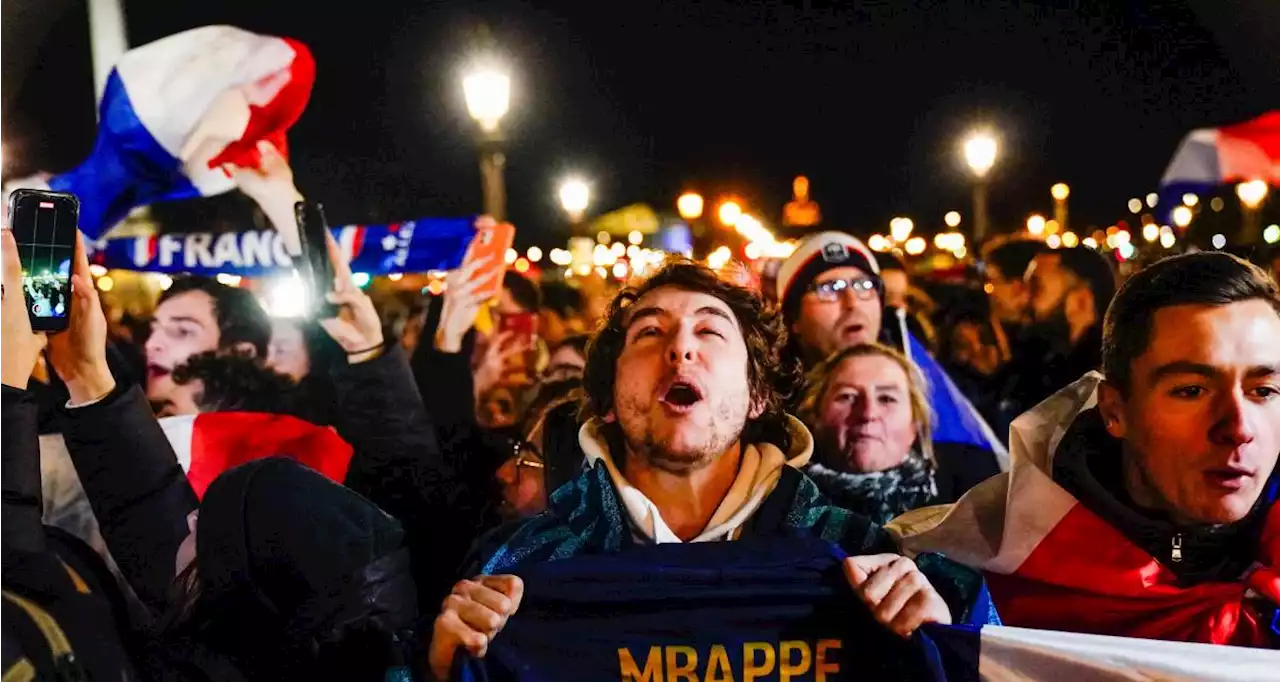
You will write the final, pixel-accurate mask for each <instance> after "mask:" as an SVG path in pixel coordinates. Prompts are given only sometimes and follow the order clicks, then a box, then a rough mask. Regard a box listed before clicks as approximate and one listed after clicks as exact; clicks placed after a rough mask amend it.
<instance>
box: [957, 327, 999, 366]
mask: <svg viewBox="0 0 1280 682" xmlns="http://www.w3.org/2000/svg"><path fill="white" fill-rule="evenodd" d="M986 336H987V330H986V329H985V328H984V326H983V325H981V324H979V323H978V322H975V321H973V320H961V321H960V322H957V323H956V324H955V326H953V327H952V328H951V361H952V362H954V363H955V364H957V365H962V366H965V367H969V368H971V369H973V370H974V371H975V372H978V373H979V374H982V375H984V376H990V375H992V374H995V372H996V370H998V369H1000V365H1001V364H1002V360H1001V357H1000V347H999V346H997V345H996V344H994V343H990V342H989V341H988V339H986V338H985V337H986Z"/></svg>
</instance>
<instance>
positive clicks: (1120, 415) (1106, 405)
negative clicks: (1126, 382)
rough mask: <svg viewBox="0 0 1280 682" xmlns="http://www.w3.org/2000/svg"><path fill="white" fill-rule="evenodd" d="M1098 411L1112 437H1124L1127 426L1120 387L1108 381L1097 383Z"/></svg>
mask: <svg viewBox="0 0 1280 682" xmlns="http://www.w3.org/2000/svg"><path fill="white" fill-rule="evenodd" d="M1098 413H1099V414H1101V415H1102V425H1103V426H1105V427H1106V429H1107V433H1109V434H1111V436H1112V437H1113V438H1124V437H1125V434H1126V433H1128V431H1129V426H1128V424H1127V423H1125V418H1124V396H1123V395H1122V394H1121V393H1120V388H1119V387H1117V386H1116V385H1115V384H1113V383H1111V382H1109V381H1103V382H1102V383H1100V384H1098Z"/></svg>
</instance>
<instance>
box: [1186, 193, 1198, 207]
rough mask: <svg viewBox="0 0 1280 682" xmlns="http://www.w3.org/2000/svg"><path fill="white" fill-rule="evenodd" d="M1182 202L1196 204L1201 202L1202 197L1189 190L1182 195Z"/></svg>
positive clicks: (1189, 204) (1190, 204)
mask: <svg viewBox="0 0 1280 682" xmlns="http://www.w3.org/2000/svg"><path fill="white" fill-rule="evenodd" d="M1182 203H1184V204H1186V205H1188V206H1195V205H1196V204H1198V203H1200V197H1198V196H1196V195H1195V194H1194V193H1192V192H1187V193H1186V194H1183V195H1182Z"/></svg>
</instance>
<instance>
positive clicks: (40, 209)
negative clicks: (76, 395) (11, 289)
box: [9, 189, 80, 331]
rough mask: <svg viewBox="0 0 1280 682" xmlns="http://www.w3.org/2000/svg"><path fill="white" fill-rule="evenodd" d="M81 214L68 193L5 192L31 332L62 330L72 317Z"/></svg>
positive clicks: (78, 205)
mask: <svg viewBox="0 0 1280 682" xmlns="http://www.w3.org/2000/svg"><path fill="white" fill-rule="evenodd" d="M79 218H80V201H79V200H78V199H76V197H75V195H72V194H64V193H61V192H45V191H39V190H27V189H20V190H17V191H16V192H14V193H13V194H11V195H10V196H9V222H10V224H11V226H12V228H13V238H14V241H15V242H17V244H18V259H19V260H20V261H21V262H22V289H23V294H24V295H25V297H26V302H27V313H28V316H29V317H30V318H31V329H32V330H34V331H62V330H63V329H66V328H67V324H68V323H69V322H70V315H71V263H72V261H73V260H74V259H75V252H76V230H77V228H78V225H79Z"/></svg>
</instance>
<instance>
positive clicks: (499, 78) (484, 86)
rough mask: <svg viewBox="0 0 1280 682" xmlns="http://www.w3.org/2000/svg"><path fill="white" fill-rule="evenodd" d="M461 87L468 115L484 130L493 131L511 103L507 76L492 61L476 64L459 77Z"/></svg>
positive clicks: (509, 78) (509, 82)
mask: <svg viewBox="0 0 1280 682" xmlns="http://www.w3.org/2000/svg"><path fill="white" fill-rule="evenodd" d="M462 91H463V94H464V96H465V97H466V100H467V113H469V114H471V118H474V119H475V120H476V122H477V123H479V124H480V128H481V129H482V130H484V131H485V132H487V133H496V132H497V131H498V124H499V123H501V122H502V117H503V116H506V115H507V111H508V109H509V108H510V107H511V76H509V75H508V74H507V72H506V70H505V69H503V68H502V67H500V66H498V65H496V64H489V65H485V66H480V67H477V68H475V69H473V70H472V71H470V72H468V73H467V75H465V76H463V77H462Z"/></svg>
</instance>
